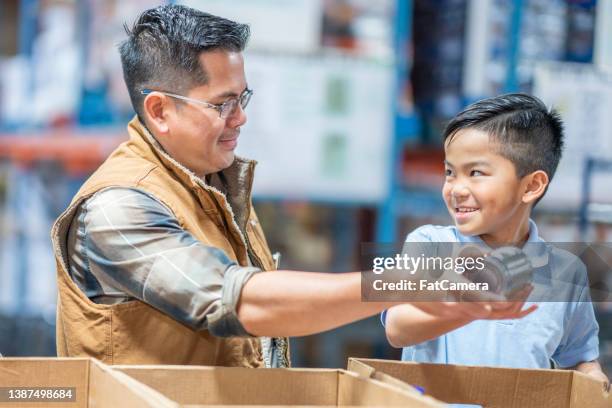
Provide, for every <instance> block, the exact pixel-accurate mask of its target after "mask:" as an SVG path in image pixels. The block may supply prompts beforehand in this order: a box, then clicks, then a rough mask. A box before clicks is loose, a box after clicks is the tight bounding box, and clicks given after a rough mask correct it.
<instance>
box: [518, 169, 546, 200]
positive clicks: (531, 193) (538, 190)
mask: <svg viewBox="0 0 612 408" xmlns="http://www.w3.org/2000/svg"><path fill="white" fill-rule="evenodd" d="M548 181H549V180H548V174H546V172H545V171H542V170H537V171H534V172H533V173H530V174H528V175H526V176H525V177H524V178H523V185H524V188H523V197H522V200H523V202H524V203H525V204H532V203H535V202H536V201H537V200H538V199H539V198H540V197H542V196H543V195H544V193H545V192H546V187H548Z"/></svg>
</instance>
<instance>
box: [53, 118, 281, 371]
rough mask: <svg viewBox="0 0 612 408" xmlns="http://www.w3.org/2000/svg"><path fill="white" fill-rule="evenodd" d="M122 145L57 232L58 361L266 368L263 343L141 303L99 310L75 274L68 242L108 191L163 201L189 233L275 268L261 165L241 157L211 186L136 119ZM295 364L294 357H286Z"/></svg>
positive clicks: (237, 256) (246, 260)
mask: <svg viewBox="0 0 612 408" xmlns="http://www.w3.org/2000/svg"><path fill="white" fill-rule="evenodd" d="M128 133H129V136H130V139H129V140H128V141H127V142H124V143H122V144H121V145H120V146H119V147H118V148H117V149H116V150H115V151H114V152H113V153H112V154H111V155H110V156H109V158H108V159H107V160H106V161H105V162H104V163H103V164H102V165H101V166H100V168H98V170H97V171H96V172H95V173H94V174H93V175H92V176H91V177H90V178H89V179H88V180H87V181H86V182H85V184H84V185H83V186H82V187H81V189H80V190H79V192H78V193H77V194H76V196H75V197H74V199H73V200H72V203H71V204H70V206H69V208H68V209H67V210H66V211H65V212H64V213H63V214H62V215H61V216H60V217H59V218H58V219H57V221H56V222H55V224H54V226H53V229H52V231H51V237H52V240H53V249H54V252H55V259H56V263H57V282H58V291H59V296H58V301H57V354H58V356H67V357H77V356H91V357H95V358H97V359H99V360H101V361H103V362H105V363H109V364H198V365H223V366H247V367H261V366H263V360H262V351H261V343H260V339H259V338H239V337H235V338H219V337H215V336H212V335H211V334H209V333H208V331H195V330H193V329H191V328H189V327H187V326H185V325H183V324H181V323H179V322H178V321H176V320H174V319H172V318H170V317H169V316H167V315H165V314H163V313H161V312H160V311H158V310H156V309H154V308H153V307H151V306H149V305H147V304H146V303H143V302H141V301H138V300H134V301H130V302H127V303H121V304H117V305H104V304H96V303H94V302H92V301H90V300H89V299H88V298H87V296H85V294H84V293H83V292H82V291H81V290H80V289H79V288H78V287H77V286H76V284H75V283H74V282H73V281H72V279H71V278H70V276H69V274H68V270H69V269H68V268H69V267H68V262H67V251H66V241H67V237H68V230H69V227H70V223H71V221H72V219H73V217H74V215H75V213H76V210H77V208H78V206H79V205H80V204H81V203H82V202H83V201H84V200H86V199H87V198H89V197H91V195H93V194H94V193H95V192H97V191H99V190H101V189H103V188H106V187H113V186H114V187H134V188H138V189H141V190H144V191H146V192H148V193H150V194H152V195H153V196H155V197H156V198H157V199H159V200H160V201H161V202H163V203H164V204H165V205H166V206H167V207H168V208H169V209H170V210H171V211H172V212H173V213H174V215H175V216H176V218H177V219H178V221H179V223H180V224H181V226H182V227H183V228H184V229H185V230H187V231H189V232H190V233H191V234H192V235H193V236H194V237H195V238H197V239H198V240H199V241H201V242H202V243H203V244H205V245H210V246H214V247H217V248H219V249H221V250H223V251H224V252H225V253H226V254H227V255H228V256H229V257H230V258H231V259H233V260H235V261H237V262H238V263H239V264H240V265H243V266H247V265H249V255H250V257H251V260H252V263H253V264H254V265H255V266H257V267H260V268H261V269H263V270H272V269H274V262H273V259H272V256H271V254H270V250H269V248H268V244H267V242H266V240H265V237H264V235H263V232H262V230H261V228H260V226H259V222H258V220H257V216H256V215H255V211H254V210H253V208H252V203H251V186H252V182H253V172H254V167H255V162H254V161H250V160H245V159H242V158H238V157H236V159H235V161H234V163H233V164H232V165H231V166H230V167H229V168H227V169H225V170H223V171H222V172H221V173H222V174H221V173H217V174H214V175H212V177H211V179H210V182H209V184H206V183H205V182H204V181H203V180H202V179H200V178H198V177H196V176H195V175H194V174H193V173H192V172H190V171H189V170H187V169H186V168H184V167H183V166H182V165H180V164H179V163H177V162H176V161H175V160H174V159H172V158H171V157H170V156H169V155H168V154H167V153H165V152H164V151H163V149H162V148H161V146H160V145H159V144H158V142H157V141H156V140H155V139H154V138H153V136H152V135H151V134H150V133H149V132H148V130H147V129H146V128H145V127H144V126H143V125H142V124H141V123H140V121H139V120H138V118H134V119H133V120H132V121H131V122H130V123H129V125H128ZM285 357H287V356H285Z"/></svg>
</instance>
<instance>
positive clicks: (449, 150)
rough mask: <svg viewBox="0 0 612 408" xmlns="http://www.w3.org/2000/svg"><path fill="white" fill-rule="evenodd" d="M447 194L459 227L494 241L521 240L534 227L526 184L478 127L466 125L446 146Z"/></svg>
mask: <svg viewBox="0 0 612 408" xmlns="http://www.w3.org/2000/svg"><path fill="white" fill-rule="evenodd" d="M445 153H446V160H445V167H446V179H445V182H444V187H443V189H442V195H443V196H444V201H445V203H446V207H447V209H448V211H449V213H450V214H451V216H453V218H454V220H455V224H456V226H457V228H458V229H459V231H460V232H461V233H462V234H464V235H472V236H473V235H479V236H480V237H481V238H482V239H483V240H485V242H487V243H489V244H504V243H506V244H507V243H513V242H517V241H522V240H524V239H525V238H526V235H527V233H528V231H529V212H530V205H528V204H526V203H524V202H523V200H522V197H523V193H524V192H525V191H526V189H527V186H526V185H525V184H526V183H525V181H524V180H522V179H519V178H518V177H517V174H516V169H515V167H514V164H513V163H512V162H511V161H510V160H508V159H506V158H505V157H503V156H502V155H500V154H499V153H497V150H496V142H495V141H493V140H490V138H489V135H488V134H487V133H485V132H483V131H480V130H477V129H470V128H467V129H463V130H460V131H458V132H457V134H455V136H454V137H453V138H449V139H447V142H446V144H445Z"/></svg>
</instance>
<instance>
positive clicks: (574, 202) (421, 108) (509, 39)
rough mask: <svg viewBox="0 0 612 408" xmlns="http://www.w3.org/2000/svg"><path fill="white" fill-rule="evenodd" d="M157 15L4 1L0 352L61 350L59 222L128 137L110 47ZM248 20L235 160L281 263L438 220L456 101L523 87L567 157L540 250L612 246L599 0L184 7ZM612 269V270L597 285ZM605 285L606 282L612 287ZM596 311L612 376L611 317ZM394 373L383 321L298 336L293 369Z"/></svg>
mask: <svg viewBox="0 0 612 408" xmlns="http://www.w3.org/2000/svg"><path fill="white" fill-rule="evenodd" d="M161 3H163V2H162V1H159V0H157V1H152V0H121V1H119V0H1V1H0V352H1V353H3V354H5V355H12V356H13V355H54V353H55V343H54V342H55V340H54V337H55V332H54V323H55V297H56V287H55V265H54V260H53V256H52V250H51V247H50V239H49V230H50V226H51V223H52V221H53V220H54V219H55V218H56V217H57V216H58V215H59V213H60V212H61V211H62V210H63V209H64V208H65V207H66V205H67V203H68V202H69V200H70V198H71V196H72V195H73V194H74V193H75V192H76V190H77V189H78V187H79V186H80V184H81V183H82V182H83V181H84V179H85V178H86V177H87V176H88V175H89V174H90V173H91V172H92V171H93V170H94V169H95V168H96V167H97V166H98V165H99V163H100V162H101V161H102V160H103V159H104V158H105V156H106V155H107V154H108V153H109V152H110V151H111V150H112V149H113V148H114V146H116V145H117V144H118V143H119V142H120V141H121V140H123V139H124V138H125V131H124V129H125V126H126V123H127V120H128V119H129V118H130V117H131V116H132V115H133V112H132V111H131V108H130V105H129V99H128V96H127V91H126V90H125V89H124V84H123V79H122V74H121V67H120V63H119V55H118V52H117V49H116V45H117V44H118V42H119V41H120V40H121V39H122V38H123V37H124V31H123V24H124V23H126V22H127V23H128V24H131V22H132V21H133V20H134V18H135V17H136V16H137V15H138V13H139V12H141V11H142V10H144V9H146V8H150V7H153V6H156V5H159V4H161ZM175 3H182V4H187V5H189V6H192V7H196V8H200V9H202V10H204V11H208V12H210V13H213V14H218V15H221V16H224V17H228V18H233V19H235V20H237V21H240V22H246V23H250V24H251V28H252V39H251V43H250V47H249V49H248V52H247V57H246V64H247V65H246V70H247V78H248V80H249V85H250V87H251V88H253V89H254V90H255V96H254V99H253V101H252V103H251V104H250V105H249V108H248V111H247V114H248V117H249V122H248V124H247V125H246V127H245V129H244V130H243V132H242V135H243V136H242V137H241V138H240V145H239V147H238V153H239V154H242V155H245V156H248V157H251V158H254V159H257V160H258V161H259V163H260V164H259V166H258V168H257V177H256V185H255V190H254V193H255V198H256V206H257V209H258V211H259V216H260V219H261V222H262V225H263V227H264V229H265V230H266V233H267V237H268V241H269V243H270V246H271V248H272V249H273V250H276V251H279V252H281V253H282V255H283V258H282V261H281V267H283V268H290V269H302V270H312V271H349V270H358V268H359V248H360V243H362V242H368V241H383V242H390V241H393V240H398V239H402V238H403V237H404V236H405V234H406V233H407V232H409V231H410V230H412V229H413V228H415V227H417V226H420V225H422V224H426V223H443V224H446V223H450V221H451V220H450V218H449V216H448V215H447V213H446V210H445V208H444V205H443V202H442V199H441V195H440V192H439V191H440V187H441V185H442V182H443V162H442V160H443V151H442V148H441V136H440V134H441V130H442V128H443V126H444V124H445V122H446V121H447V120H448V119H449V118H451V117H452V116H453V115H454V114H456V113H457V112H458V111H459V110H461V109H462V108H463V107H464V106H465V105H466V104H468V103H470V102H472V101H474V100H477V99H480V98H483V97H487V96H492V95H495V94H499V93H503V92H510V91H519V90H520V91H526V92H532V93H534V94H536V95H537V96H539V97H541V98H543V100H544V101H545V102H546V103H547V104H554V105H555V106H557V107H558V108H559V109H560V110H561V112H562V115H563V119H564V120H565V122H566V129H567V149H566V152H565V156H564V158H563V160H562V162H561V166H560V168H559V170H558V173H557V176H556V177H555V180H554V181H553V183H552V186H551V188H550V190H549V192H548V195H547V197H546V198H545V199H544V200H543V202H542V203H541V204H539V205H538V208H537V212H536V221H537V222H538V223H539V225H540V228H541V234H542V236H543V237H544V238H545V239H546V240H548V241H553V242H570V241H579V240H586V241H600V242H610V241H612V235H611V231H610V227H609V225H612V182H611V180H612V178H611V177H610V176H612V114H610V112H612V1H611V0H377V1H369V0H232V1H226V0H184V1H175ZM605 272H609V271H605ZM610 287H612V285H611V286H610ZM606 305H608V303H599V304H598V305H597V313H598V318H599V322H600V325H601V352H602V360H603V363H604V364H605V365H606V366H607V371H608V373H611V372H612V319H610V316H612V309H610V308H608V307H606ZM348 355H352V356H369V357H380V358H396V357H398V356H399V353H398V350H394V349H392V348H391V347H389V346H388V344H387V341H386V339H385V335H384V330H383V329H382V327H381V326H380V323H379V320H378V318H371V319H367V320H364V321H362V322H359V323H356V324H353V325H350V326H347V327H344V328H341V329H338V330H334V331H331V332H328V333H324V334H322V335H318V336H311V337H307V338H300V339H295V341H293V343H292V358H293V363H294V365H296V366H322V367H325V366H328V367H343V366H345V364H346V357H347V356H348Z"/></svg>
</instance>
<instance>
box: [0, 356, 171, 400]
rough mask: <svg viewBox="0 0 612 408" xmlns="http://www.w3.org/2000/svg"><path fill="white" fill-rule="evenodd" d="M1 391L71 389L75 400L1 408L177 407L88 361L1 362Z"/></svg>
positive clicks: (21, 360)
mask: <svg viewBox="0 0 612 408" xmlns="http://www.w3.org/2000/svg"><path fill="white" fill-rule="evenodd" d="M0 387H15V388H29V389H34V388H43V389H45V390H48V389H51V388H70V389H73V390H74V391H73V394H74V400H72V401H62V402H49V401H37V402H35V401H34V400H30V401H28V402H15V401H14V400H12V401H10V402H2V401H0V407H2V408H4V407H8V408H18V407H30V408H31V407H52V408H90V407H91V408H115V407H135V408H176V407H178V405H177V404H176V403H174V402H172V401H171V400H169V399H168V398H166V397H164V396H163V395H161V394H159V393H158V392H156V391H154V390H152V389H151V388H149V387H146V386H144V385H142V384H140V383H138V382H137V381H135V380H134V379H132V378H130V377H129V376H127V375H125V374H122V373H118V372H114V371H113V370H112V369H110V368H109V367H108V366H106V365H104V364H102V363H100V362H99V361H97V360H94V359H88V358H0Z"/></svg>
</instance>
